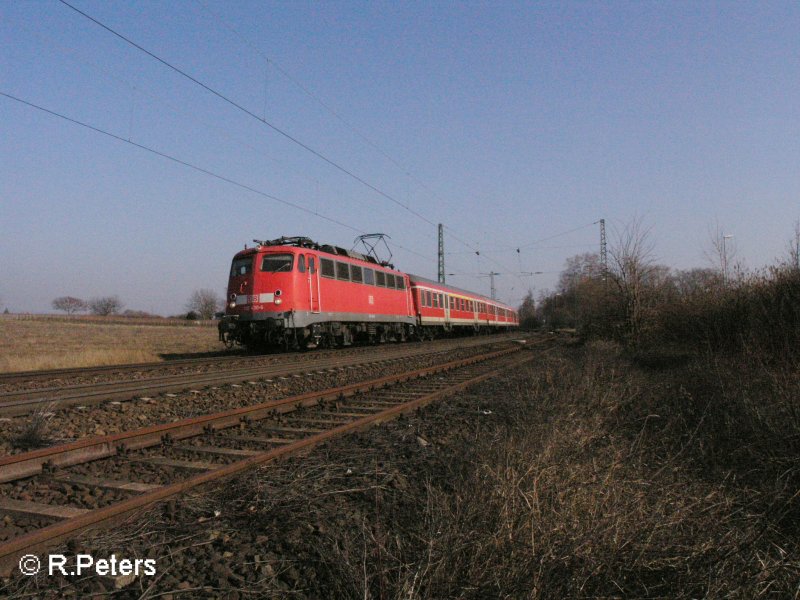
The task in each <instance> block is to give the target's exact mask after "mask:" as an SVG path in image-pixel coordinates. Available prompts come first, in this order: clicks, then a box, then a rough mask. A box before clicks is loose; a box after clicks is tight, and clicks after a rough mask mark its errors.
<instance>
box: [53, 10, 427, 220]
mask: <svg viewBox="0 0 800 600" xmlns="http://www.w3.org/2000/svg"><path fill="white" fill-rule="evenodd" d="M59 2H61V3H62V4H63V5H65V6H67V7H69V8H70V9H72V10H74V11H75V12H76V13H78V14H79V15H81V16H83V17H85V18H86V19H88V20H90V21H91V22H92V23H95V24H96V25H98V26H99V27H102V28H103V29H105V30H106V31H108V32H109V33H111V34H112V35H115V36H116V37H118V38H119V39H121V40H123V41H124V42H125V43H127V44H130V45H131V46H133V47H134V48H136V49H137V50H139V51H141V52H144V53H145V54H147V55H148V56H149V57H151V58H153V59H154V60H156V61H158V62H160V63H161V64H162V65H164V66H166V67H167V68H169V69H171V70H173V71H175V72H176V73H178V74H179V75H181V76H182V77H185V78H186V79H188V80H189V81H191V82H192V83H194V84H195V85H198V86H200V87H201V88H203V89H204V90H206V91H207V92H209V93H210V94H213V95H214V96H216V97H217V98H219V99H220V100H223V101H224V102H227V103H228V104H230V105H231V106H233V107H234V108H236V109H237V110H239V111H241V112H243V113H244V114H246V115H248V116H249V117H251V118H253V119H255V120H256V121H258V122H260V123H263V124H264V125H266V126H267V127H269V128H270V129H272V130H273V131H274V132H275V133H278V134H279V135H281V136H283V137H285V138H286V139H288V140H289V141H291V142H292V143H294V144H296V145H298V146H300V147H301V148H303V149H304V150H306V151H308V152H310V153H311V154H313V155H314V156H316V157H317V158H319V159H320V160H322V161H324V162H326V163H327V164H328V165H330V166H332V167H333V168H335V169H337V170H338V171H340V172H342V173H344V174H345V175H347V176H348V177H351V178H353V179H355V180H356V181H358V182H359V183H361V184H362V185H364V186H366V187H368V188H369V189H371V190H372V191H374V192H375V193H377V194H380V195H381V196H382V197H384V198H386V199H387V200H389V201H391V202H393V203H395V204H396V205H397V206H400V207H401V208H403V209H405V210H407V211H408V212H410V213H411V214H413V215H414V216H416V217H417V218H419V219H422V220H423V221H425V222H426V223H428V224H430V225H432V226H434V227H435V226H436V225H437V223H435V222H434V221H431V220H430V219H428V218H427V217H425V216H424V215H422V214H420V213H419V212H417V211H416V210H414V209H413V208H411V207H410V206H408V205H406V204H404V203H403V202H401V201H400V200H398V199H397V198H395V197H394V196H392V195H390V194H388V193H386V192H384V191H383V190H382V189H380V188H378V187H377V186H375V185H373V184H371V183H370V182H368V181H366V180H365V179H363V178H362V177H360V176H359V175H357V174H356V173H354V172H352V171H350V170H349V169H347V168H345V167H343V166H342V165H340V164H339V163H337V162H335V161H334V160H332V159H330V158H328V157H327V156H325V155H324V154H322V153H321V152H319V151H318V150H316V149H314V148H312V147H311V146H309V145H308V144H306V143H305V142H303V141H302V140H300V139H298V138H296V137H295V136H293V135H291V134H290V133H288V132H287V131H285V130H283V129H281V128H280V127H278V126H277V125H275V124H274V123H272V122H270V121H268V120H266V119H264V118H263V117H259V116H258V115H257V114H255V113H254V112H252V111H250V110H249V109H247V108H245V107H244V106H242V105H241V104H239V103H238V102H236V101H235V100H233V99H232V98H230V97H228V96H226V95H225V94H223V93H222V92H218V91H217V90H215V89H214V88H212V87H211V86H209V85H207V84H205V83H203V82H202V81H200V80H199V79H197V78H196V77H193V76H192V75H190V74H189V73H187V72H186V71H184V70H183V69H181V68H179V67H176V66H175V65H173V64H172V63H170V62H168V61H167V60H165V59H163V58H161V57H160V56H158V55H157V54H154V53H153V52H150V51H149V50H148V49H147V48H144V47H143V46H140V45H139V44H137V43H136V42H134V41H133V40H131V39H130V38H128V37H126V36H124V35H123V34H121V33H119V32H118V31H116V30H115V29H112V28H111V27H109V26H108V25H106V24H104V23H102V22H101V21H98V20H97V19H95V18H94V17H92V16H91V15H89V14H87V13H85V12H83V11H82V10H80V9H79V8H76V7H75V6H73V5H72V4H70V3H69V2H67V1H66V0H59Z"/></svg>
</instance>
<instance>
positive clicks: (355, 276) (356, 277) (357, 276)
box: [350, 265, 364, 283]
mask: <svg viewBox="0 0 800 600" xmlns="http://www.w3.org/2000/svg"><path fill="white" fill-rule="evenodd" d="M350 279H352V280H353V282H354V283H363V281H364V276H363V270H362V269H361V267H357V266H356V265H350Z"/></svg>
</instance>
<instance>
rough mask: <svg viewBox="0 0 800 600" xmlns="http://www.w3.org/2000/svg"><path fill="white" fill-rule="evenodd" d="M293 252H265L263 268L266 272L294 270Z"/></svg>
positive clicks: (262, 262)
mask: <svg viewBox="0 0 800 600" xmlns="http://www.w3.org/2000/svg"><path fill="white" fill-rule="evenodd" d="M292 258H294V257H293V256H292V255H291V254H265V255H264V258H263V259H261V270H262V271H264V272H265V273H283V272H286V271H291V270H292Z"/></svg>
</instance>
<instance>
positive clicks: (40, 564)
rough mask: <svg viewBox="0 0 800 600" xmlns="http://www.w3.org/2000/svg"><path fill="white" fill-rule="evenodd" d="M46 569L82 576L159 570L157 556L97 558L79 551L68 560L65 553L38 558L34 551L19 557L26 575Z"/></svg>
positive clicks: (141, 573)
mask: <svg viewBox="0 0 800 600" xmlns="http://www.w3.org/2000/svg"><path fill="white" fill-rule="evenodd" d="M44 569H46V572H47V574H48V575H57V574H60V575H63V576H65V577H69V576H79V575H89V574H95V575H100V576H101V577H118V576H128V575H134V576H136V577H138V576H140V575H145V576H148V577H152V576H153V575H155V574H156V561H155V559H154V558H134V559H130V558H121V559H118V558H117V556H116V554H112V555H111V556H110V557H108V558H98V559H95V558H94V557H93V556H92V555H91V554H76V555H75V559H74V560H69V558H68V557H67V556H65V555H64V554H50V555H48V556H46V557H42V558H39V557H38V556H36V555H35V554H26V555H25V556H23V557H21V558H20V559H19V571H20V573H22V574H23V575H27V576H33V575H36V574H38V573H39V572H40V571H42V570H44Z"/></svg>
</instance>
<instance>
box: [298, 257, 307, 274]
mask: <svg viewBox="0 0 800 600" xmlns="http://www.w3.org/2000/svg"><path fill="white" fill-rule="evenodd" d="M297 270H298V271H299V272H300V273H305V272H306V255H305V254H300V255H298V257H297Z"/></svg>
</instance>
